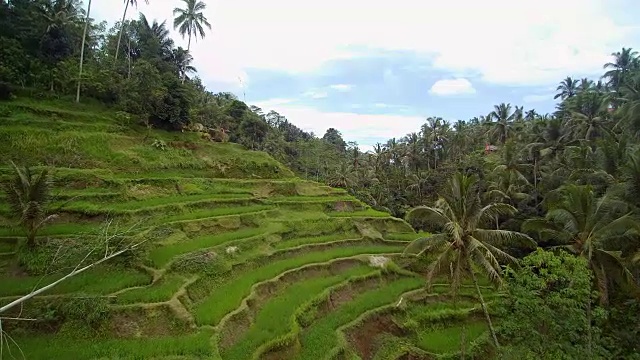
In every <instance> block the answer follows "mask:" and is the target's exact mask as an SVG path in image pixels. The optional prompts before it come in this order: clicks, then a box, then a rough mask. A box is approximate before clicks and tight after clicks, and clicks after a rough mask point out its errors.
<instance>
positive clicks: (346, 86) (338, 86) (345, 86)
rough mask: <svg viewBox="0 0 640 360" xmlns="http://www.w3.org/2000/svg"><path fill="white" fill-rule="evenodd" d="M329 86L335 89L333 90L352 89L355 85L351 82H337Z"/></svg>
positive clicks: (344, 90)
mask: <svg viewBox="0 0 640 360" xmlns="http://www.w3.org/2000/svg"><path fill="white" fill-rule="evenodd" d="M329 88H331V89H333V90H337V91H343V92H346V91H350V90H351V89H353V85H351V84H335V85H330V86H329Z"/></svg>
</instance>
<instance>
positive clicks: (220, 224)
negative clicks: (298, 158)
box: [0, 100, 481, 360]
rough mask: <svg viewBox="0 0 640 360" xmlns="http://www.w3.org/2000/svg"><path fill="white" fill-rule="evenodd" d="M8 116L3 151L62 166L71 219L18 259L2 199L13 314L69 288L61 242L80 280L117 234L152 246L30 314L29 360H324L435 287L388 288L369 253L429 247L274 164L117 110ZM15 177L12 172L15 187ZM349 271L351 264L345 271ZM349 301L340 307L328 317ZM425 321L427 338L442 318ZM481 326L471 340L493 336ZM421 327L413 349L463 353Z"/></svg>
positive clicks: (2, 290)
mask: <svg viewBox="0 0 640 360" xmlns="http://www.w3.org/2000/svg"><path fill="white" fill-rule="evenodd" d="M3 109H6V110H7V111H6V114H7V115H6V119H3V127H2V130H0V152H1V153H2V154H3V155H5V156H6V159H7V160H14V161H18V162H19V161H20V160H23V159H27V160H28V162H29V164H36V165H37V167H36V168H37V169H40V168H42V167H43V166H49V168H50V170H52V171H51V173H52V177H53V180H54V181H53V184H54V189H53V204H52V207H51V209H50V210H51V211H52V212H55V213H57V214H58V215H60V216H59V217H58V218H56V219H55V220H54V221H53V222H51V223H50V224H48V225H47V226H45V227H44V228H43V229H42V230H41V231H40V233H39V235H40V236H39V241H40V243H41V245H40V247H41V248H39V249H42V250H39V251H37V252H29V251H28V250H26V249H19V248H18V246H17V244H18V243H20V241H19V238H20V237H23V236H24V232H23V230H22V229H21V228H20V227H17V226H15V225H14V224H15V223H16V222H17V219H15V218H10V216H9V215H10V209H9V207H8V205H7V204H6V201H5V198H4V197H1V196H0V253H6V254H5V255H3V257H2V263H0V271H1V272H0V284H2V285H1V286H0V297H2V299H0V303H6V302H8V301H10V300H12V299H13V298H14V297H15V296H19V295H24V294H26V293H28V292H30V291H31V290H32V289H34V288H36V287H37V286H39V285H42V284H47V283H50V282H51V281H54V280H56V279H58V278H60V276H63V274H64V273H65V272H64V271H59V272H55V273H53V274H49V272H50V268H49V266H48V265H49V263H48V262H49V261H51V260H52V259H54V258H56V256H54V255H55V254H54V253H55V252H56V251H57V250H56V249H57V248H58V244H67V246H72V247H73V249H65V248H63V250H62V251H61V252H64V253H65V255H66V256H67V257H68V258H65V264H53V265H55V266H53V267H52V268H56V269H59V268H61V267H64V268H66V269H69V267H68V265H69V264H77V262H78V261H79V260H80V259H81V258H82V256H83V251H85V250H84V249H90V248H91V247H92V246H94V245H95V244H96V243H97V242H96V241H97V240H99V239H102V238H104V237H105V234H106V233H108V231H109V230H110V229H111V230H113V229H115V228H116V226H115V224H116V223H117V224H118V226H119V227H118V229H125V228H127V229H129V228H131V229H132V230H131V234H127V235H126V236H125V235H122V236H121V235H118V236H116V237H114V238H115V239H116V240H117V241H122V240H126V239H146V242H145V243H144V244H143V245H142V246H141V247H140V248H139V249H138V250H136V252H135V253H132V254H129V255H128V256H126V257H125V258H124V259H122V260H118V261H112V262H109V263H108V264H101V265H99V266H97V267H95V268H93V269H90V270H88V271H86V272H84V273H82V274H80V275H78V276H76V277H74V278H72V279H70V280H68V281H66V282H63V283H62V284H60V285H58V286H56V287H54V288H53V289H51V290H50V291H48V292H46V293H45V294H43V296H39V297H36V299H33V300H34V301H31V302H29V303H28V304H27V307H31V309H29V311H28V313H29V314H38V316H43V317H44V318H45V320H44V321H43V322H42V323H40V322H37V323H33V324H31V323H30V322H21V323H17V324H15V323H10V324H8V325H7V326H8V327H7V329H10V330H11V331H12V332H15V333H14V335H15V336H14V339H15V340H16V342H17V343H18V344H19V345H20V347H21V348H22V350H23V351H24V355H25V357H26V358H28V359H95V358H109V359H113V358H123V359H124V358H135V359H147V358H174V359H177V358H180V359H194V358H218V357H222V358H223V359H224V360H226V359H250V358H252V357H256V356H258V355H259V354H262V353H270V352H275V354H278V353H277V351H278V349H277V348H278V346H282V345H287V346H285V347H287V348H288V349H289V350H287V351H289V352H288V353H287V354H288V355H287V356H283V357H281V358H288V357H297V358H300V359H319V358H323V357H325V356H326V355H329V354H331V353H335V352H336V351H338V350H339V349H344V348H347V347H348V346H347V345H348V344H344V343H343V341H342V336H341V333H340V332H341V329H342V327H343V326H346V325H347V324H349V323H351V322H352V321H354V320H356V319H358V318H359V317H360V316H361V315H362V314H364V313H367V312H369V311H373V310H374V309H376V308H378V307H381V306H386V305H389V304H392V303H394V302H396V301H398V299H399V297H400V296H402V295H403V294H404V293H406V292H407V291H409V290H413V289H416V288H419V287H421V286H422V285H423V280H422V279H420V278H418V277H413V276H406V274H404V273H403V274H404V275H403V276H397V274H395V273H394V274H395V275H393V276H386V275H388V274H387V273H386V272H385V271H383V270H381V269H379V268H375V267H372V266H371V265H370V264H368V262H369V258H368V256H370V255H380V256H389V255H390V254H399V253H401V252H402V251H403V250H404V248H405V246H406V242H407V241H411V240H413V239H415V238H417V237H421V236H425V235H427V234H416V233H414V232H413V230H412V228H411V227H410V226H409V225H408V224H407V223H406V222H404V221H403V220H400V219H395V218H393V217H391V216H390V215H389V214H387V213H385V212H381V211H376V210H374V209H371V208H370V207H368V206H366V205H365V204H363V203H361V202H360V201H359V200H357V199H356V198H355V197H353V196H351V195H349V194H348V193H347V192H346V191H345V190H342V189H332V188H330V187H328V186H325V185H322V184H319V183H316V182H312V181H303V180H300V179H297V178H295V177H294V176H293V174H292V172H291V171H290V170H288V169H286V168H285V167H284V166H283V165H282V164H280V163H278V162H277V161H275V160H274V159H273V158H272V157H271V156H269V155H267V154H266V153H263V152H258V151H249V150H247V149H244V148H243V147H242V146H240V145H237V144H230V143H214V142H211V141H206V140H203V139H201V137H200V136H199V135H198V134H195V133H190V132H185V133H177V132H174V133H171V132H166V131H160V130H151V131H148V130H147V129H145V128H143V127H141V126H139V125H137V124H135V123H133V122H131V121H126V120H122V119H120V118H119V117H117V116H115V115H114V114H113V113H111V112H110V111H109V110H106V109H102V108H91V107H86V106H82V105H80V106H78V107H69V106H67V107H66V108H60V105H59V103H56V102H44V103H38V102H32V101H27V100H20V101H17V102H16V101H14V102H9V103H6V104H5V103H3ZM5 120H6V121H5ZM154 142H155V143H156V145H155V146H154V145H153V144H154ZM157 144H164V145H165V146H157ZM10 175H11V171H10V169H9V168H8V167H6V166H4V167H0V181H5V180H7V179H8V178H9V177H10ZM105 224H110V225H111V226H105ZM61 240H65V241H66V240H70V241H68V242H64V241H62V242H60V241H61ZM71 240H72V241H71ZM68 244H72V245H68ZM111 246H114V247H111ZM115 246H117V244H111V245H110V247H106V248H104V247H101V248H99V249H98V251H96V253H95V254H94V255H95V256H99V254H100V252H102V251H105V250H106V251H109V250H113V249H114V248H115ZM14 252H15V254H14ZM49 252H50V253H49ZM25 254H26V255H29V256H25ZM75 257H78V258H77V259H76V258H75ZM393 260H397V259H396V258H393ZM398 261H399V260H398ZM342 262H347V263H349V264H350V265H349V266H334V265H331V264H334V263H342ZM392 264H393V263H392ZM63 265H64V266H63ZM73 266H74V265H72V267H73ZM325 267H327V268H325ZM391 267H395V268H397V265H395V264H393V265H392V266H390V268H391ZM322 269H324V270H322ZM400 272H402V271H400ZM381 273H385V274H386V275H385V276H379V274H381ZM391 273H393V271H392V272H391ZM296 274H299V275H296ZM273 282H275V283H273ZM276 283H277V284H276ZM278 284H279V285H278ZM358 284H360V285H358ZM362 284H367V286H364V285H362ZM271 286H273V287H274V288H273V289H271V290H269V289H270V287H271ZM359 286H360V287H359ZM257 289H260V290H259V291H258V290H257ZM334 289H335V292H331V294H333V295H331V296H335V297H336V298H335V299H333V300H334V302H333V304H334V305H335V307H331V308H330V309H328V308H322V306H321V305H320V304H323V303H324V302H325V301H326V300H327V296H328V295H327V291H328V290H331V291H333V290H334ZM437 290H440V289H439V288H438V287H436V288H435V290H434V291H435V292H438V291H437ZM256 291H257V292H256ZM79 299H88V300H87V301H89V302H88V304H89V305H86V306H85V307H79V308H73V309H72V310H73V311H71V314H76V315H75V317H73V316H70V315H69V314H68V313H64V311H67V312H69V311H70V310H69V309H68V308H65V309H64V311H63V313H59V312H56V311H58V310H55V311H54V310H52V309H54V307H52V306H53V305H52V303H51V302H53V301H59V303H67V302H69V303H74V304H75V302H77V301H80V300H79ZM59 303H58V304H59ZM74 306H75V305H74ZM56 309H57V308H56ZM415 309H419V308H418V307H416V308H415ZM423 310H424V309H423ZM60 311H62V310H60ZM314 311H315V313H314ZM408 311H409V312H410V311H412V310H408ZM415 311H418V310H415ZM319 313H322V316H316V317H314V314H315V315H318V314H319ZM78 314H79V315H78ZM414 315H415V318H418V319H421V320H420V322H421V324H422V325H424V324H430V323H431V322H432V321H433V319H427V318H424V317H421V315H420V314H419V313H415V314H414ZM236 317H238V318H237V319H236ZM238 319H240V320H242V322H240V320H238ZM236 320H237V321H238V322H236ZM403 321H404V320H403ZM7 322H8V320H7ZM78 322H80V323H83V322H84V323H83V325H82V326H77V323H78ZM302 322H304V326H302V325H301V323H302ZM176 324H178V325H179V326H178V325H176ZM236 324H239V325H238V327H237V328H235V326H236ZM473 324H475V323H469V325H468V334H469V335H468V336H469V338H471V337H473V336H475V334H476V333H477V332H478V331H480V329H481V328H480V327H475V325H473ZM458 325H462V323H456V324H455V326H458ZM472 325H473V326H472ZM3 326H5V321H4V320H3ZM455 326H454V327H452V329H456V327H455ZM173 327H176V328H178V329H179V330H175V329H173ZM214 327H215V328H214ZM3 329H4V328H3ZM96 329H98V330H96ZM170 329H173V330H171V331H170ZM229 329H231V332H229ZM85 330H86V331H85ZM414 330H415V331H414V332H413V334H414V336H413V337H412V338H410V340H411V341H412V342H413V345H415V346H421V347H423V348H424V349H425V350H428V351H433V352H440V351H449V350H450V349H453V348H454V344H457V343H459V342H460V339H459V338H455V337H454V336H453V335H451V332H455V330H451V329H450V328H447V327H442V328H437V327H433V326H431V327H428V326H420V327H417V328H415V329H414ZM449 338H451V339H449ZM218 340H220V341H218ZM290 340H292V341H294V342H298V341H299V343H300V345H301V347H300V348H299V349H298V348H295V347H294V348H291V347H288V345H291V343H287V341H290ZM405 340H406V339H405ZM434 344H435V345H434ZM12 350H13V351H14V352H13V354H14V355H15V354H18V352H19V351H18V352H16V351H17V348H12Z"/></svg>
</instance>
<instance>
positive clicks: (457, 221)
mask: <svg viewBox="0 0 640 360" xmlns="http://www.w3.org/2000/svg"><path fill="white" fill-rule="evenodd" d="M515 212H516V209H515V208H514V207H513V206H511V205H507V204H503V203H490V204H488V205H484V206H483V205H482V202H481V200H480V193H479V187H478V177H477V176H476V175H471V176H467V175H464V174H462V173H456V174H455V175H454V176H453V177H452V178H451V179H450V180H449V183H448V187H447V192H446V193H443V194H441V195H440V197H439V199H438V201H437V202H436V203H435V206H433V207H427V206H419V207H416V208H414V209H412V210H411V211H409V213H407V220H408V221H411V220H412V219H415V218H421V219H424V220H426V221H427V222H429V223H431V224H433V225H435V226H437V227H438V228H440V229H442V230H443V232H442V233H440V234H433V235H431V236H428V237H425V238H420V239H417V240H414V241H413V242H412V243H411V244H410V245H409V246H408V247H407V249H406V250H405V252H410V253H416V254H417V255H418V256H423V255H427V254H432V255H435V256H436V257H435V260H434V261H433V262H432V263H431V264H430V265H429V268H428V271H427V275H426V279H427V286H428V287H430V286H431V284H432V283H433V280H434V279H435V278H436V277H437V276H439V275H447V276H449V277H450V280H451V290H452V292H453V293H454V294H457V292H458V290H459V288H460V285H461V283H462V280H463V279H464V278H466V277H470V278H471V279H472V281H473V284H474V285H475V289H476V292H477V295H478V299H479V301H480V304H481V305H482V310H483V311H484V315H485V318H486V321H487V324H488V326H489V330H490V332H491V337H492V339H493V342H494V344H495V346H496V347H499V344H498V339H497V337H496V334H495V329H494V328H493V324H492V322H491V317H490V316H489V311H488V310H487V304H486V303H485V301H484V298H483V297H482V292H481V291H480V286H479V285H478V279H477V276H476V272H478V271H481V272H484V273H485V274H486V275H487V276H488V278H489V280H490V281H491V282H492V283H494V284H496V285H501V284H502V277H501V273H502V269H501V268H500V262H499V260H501V261H506V262H509V263H515V262H516V259H515V258H514V257H512V256H511V255H509V254H507V253H506V252H504V251H502V250H500V249H499V247H500V246H501V245H504V244H505V243H508V242H512V241H526V242H528V243H532V240H531V238H529V237H528V236H527V235H524V234H521V233H518V232H514V231H507V230H490V229H487V228H485V226H487V225H489V224H491V223H492V222H493V221H494V220H495V217H496V216H498V215H512V214H514V213H515Z"/></svg>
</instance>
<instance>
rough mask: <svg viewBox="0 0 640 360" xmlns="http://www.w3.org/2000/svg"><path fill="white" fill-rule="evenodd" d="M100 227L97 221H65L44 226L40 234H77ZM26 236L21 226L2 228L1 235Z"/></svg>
mask: <svg viewBox="0 0 640 360" xmlns="http://www.w3.org/2000/svg"><path fill="white" fill-rule="evenodd" d="M99 228H100V224H97V223H65V224H51V225H46V226H45V227H43V228H42V229H41V230H40V231H39V232H38V235H39V236H60V235H75V234H90V233H92V232H95V231H96V230H98V229H99ZM4 236H6V237H13V236H24V230H23V229H22V227H20V226H13V227H8V228H7V227H5V228H0V237H4Z"/></svg>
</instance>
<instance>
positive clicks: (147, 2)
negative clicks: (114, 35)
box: [116, 0, 149, 60]
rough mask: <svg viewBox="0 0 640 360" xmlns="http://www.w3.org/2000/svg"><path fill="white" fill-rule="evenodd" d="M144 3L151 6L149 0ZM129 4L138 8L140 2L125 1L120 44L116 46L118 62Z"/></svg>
mask: <svg viewBox="0 0 640 360" xmlns="http://www.w3.org/2000/svg"><path fill="white" fill-rule="evenodd" d="M144 2H145V3H146V4H147V5H149V0H144ZM129 4H131V5H133V6H136V7H137V6H138V0H124V13H122V24H121V25H120V34H118V43H117V45H116V60H118V53H119V52H120V42H121V41H122V33H123V32H124V27H125V24H126V23H125V21H124V20H125V18H126V17H127V9H128V8H129Z"/></svg>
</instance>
